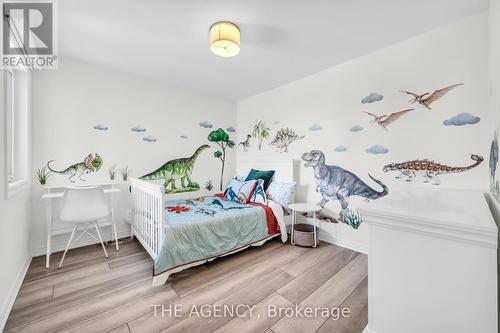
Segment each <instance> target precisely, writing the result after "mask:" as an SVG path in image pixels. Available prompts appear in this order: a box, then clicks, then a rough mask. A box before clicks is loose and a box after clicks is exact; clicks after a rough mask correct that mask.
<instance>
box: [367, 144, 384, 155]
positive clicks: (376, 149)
mask: <svg viewBox="0 0 500 333" xmlns="http://www.w3.org/2000/svg"><path fill="white" fill-rule="evenodd" d="M366 152H367V153H369V154H387V153H388V152H389V149H387V148H385V147H384V146H381V145H374V146H371V147H370V148H368V149H366Z"/></svg>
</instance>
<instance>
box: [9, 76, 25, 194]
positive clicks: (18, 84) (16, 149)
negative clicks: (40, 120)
mask: <svg viewBox="0 0 500 333" xmlns="http://www.w3.org/2000/svg"><path fill="white" fill-rule="evenodd" d="M3 81H4V82H3V95H4V96H5V102H4V109H5V118H4V119H5V161H6V165H5V167H6V168H5V184H6V197H7V198H8V197H10V196H11V195H13V194H14V193H16V192H18V191H20V190H22V189H23V188H26V187H27V186H28V185H29V183H30V181H29V180H30V175H29V170H30V154H31V153H30V148H31V145H30V129H31V128H30V127H31V126H30V73H29V72H28V71H23V70H19V71H18V70H16V71H14V70H5V71H4V78H3Z"/></svg>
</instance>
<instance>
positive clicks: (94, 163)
mask: <svg viewBox="0 0 500 333" xmlns="http://www.w3.org/2000/svg"><path fill="white" fill-rule="evenodd" d="M52 162H54V160H51V161H48V162H47V168H48V169H49V170H50V171H51V172H53V173H58V174H61V175H69V178H68V179H69V181H70V182H72V183H74V182H75V181H74V180H73V178H74V177H75V176H77V175H78V179H80V180H83V181H84V180H85V179H83V178H82V176H83V175H86V174H89V173H91V172H97V171H98V170H99V169H100V168H101V166H102V163H103V161H102V158H101V156H99V154H95V155H92V154H89V155H88V156H87V157H85V159H84V160H83V162H79V163H75V164H73V165H70V166H69V167H67V168H66V169H64V170H54V169H52V167H51V166H50V163H52Z"/></svg>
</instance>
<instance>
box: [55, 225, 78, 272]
mask: <svg viewBox="0 0 500 333" xmlns="http://www.w3.org/2000/svg"><path fill="white" fill-rule="evenodd" d="M77 228H78V225H75V227H74V228H73V231H71V236H69V240H68V244H66V249H65V250H64V253H63V256H62V258H61V262H60V263H59V267H58V268H61V267H62V264H63V261H64V258H65V257H66V253H68V249H69V246H70V245H71V242H72V241H73V237H75V232H76V229H77Z"/></svg>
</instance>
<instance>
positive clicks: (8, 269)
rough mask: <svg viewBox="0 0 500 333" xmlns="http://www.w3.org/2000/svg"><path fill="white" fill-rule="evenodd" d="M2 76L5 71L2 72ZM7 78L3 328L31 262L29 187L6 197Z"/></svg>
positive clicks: (0, 164) (1, 155) (0, 293)
mask: <svg viewBox="0 0 500 333" xmlns="http://www.w3.org/2000/svg"><path fill="white" fill-rule="evenodd" d="M0 75H3V72H1V71H0ZM3 84H4V82H3V79H1V77H0V101H1V102H0V129H1V130H0V131H1V133H2V136H1V144H0V189H2V193H1V194H0V253H1V254H2V255H1V256H0V266H1V269H0V331H1V330H2V329H3V326H4V325H5V321H6V320H7V317H8V314H9V312H10V309H11V307H12V304H13V301H14V299H15V297H16V295H17V291H18V287H19V286H20V284H21V282H22V280H23V279H24V273H25V270H26V268H27V265H28V264H29V262H30V259H31V257H30V253H29V218H30V216H29V212H30V195H29V189H25V190H21V191H20V192H18V193H16V194H14V195H12V196H11V197H10V198H9V199H8V200H7V199H5V195H4V193H3V189H4V188H5V172H6V170H5V166H6V162H5V144H4V142H5V141H4V140H5V137H4V134H5V112H4V101H5V99H4V97H3V91H4V88H3Z"/></svg>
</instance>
